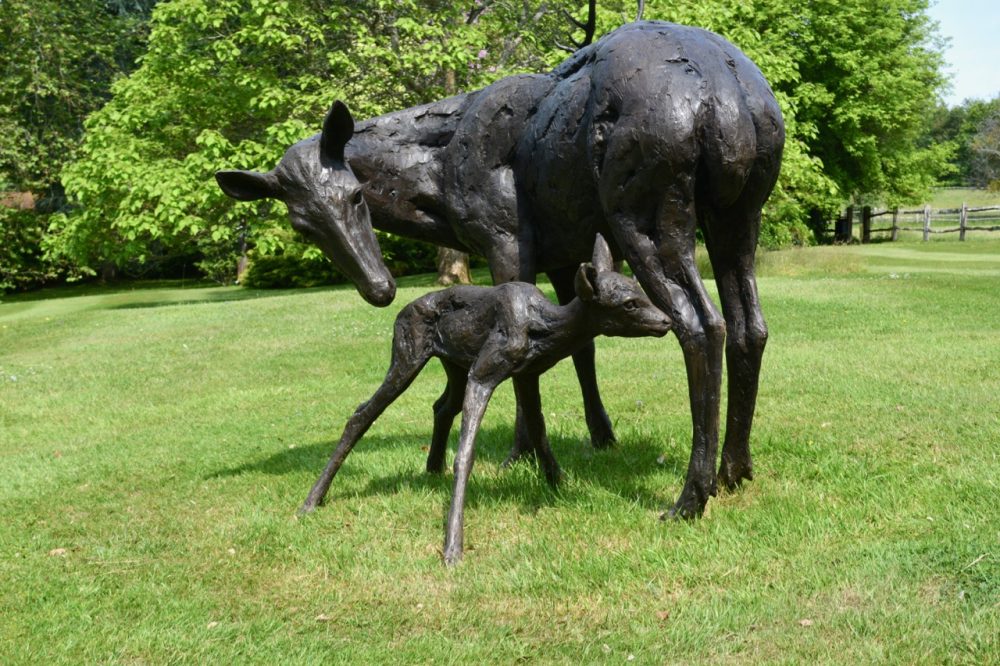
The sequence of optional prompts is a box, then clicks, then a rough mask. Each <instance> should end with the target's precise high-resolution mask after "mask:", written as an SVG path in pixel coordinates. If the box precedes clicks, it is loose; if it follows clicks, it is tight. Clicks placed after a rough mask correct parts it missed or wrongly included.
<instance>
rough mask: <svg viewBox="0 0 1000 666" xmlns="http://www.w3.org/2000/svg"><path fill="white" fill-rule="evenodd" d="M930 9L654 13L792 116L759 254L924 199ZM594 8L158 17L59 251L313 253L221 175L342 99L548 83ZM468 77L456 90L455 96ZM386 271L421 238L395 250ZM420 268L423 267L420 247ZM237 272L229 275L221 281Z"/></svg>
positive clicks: (908, 0)
mask: <svg viewBox="0 0 1000 666" xmlns="http://www.w3.org/2000/svg"><path fill="white" fill-rule="evenodd" d="M926 1H927V0H887V2H885V3H882V4H881V5H879V6H878V7H875V6H873V5H871V3H868V2H865V0H845V2H837V3H835V2H832V0H821V1H819V2H813V3H807V4H806V5H802V4H801V3H792V2H791V0H754V1H752V2H744V1H742V0H709V1H708V2H706V1H704V0H698V1H696V0H670V1H669V2H668V1H667V0H649V1H648V2H647V3H646V17H647V18H659V19H667V20H673V21H677V22H681V23H688V24H693V25H700V26H703V27H706V28H708V29H711V30H714V31H715V32H718V33H720V34H722V35H723V36H725V37H727V38H728V39H729V40H730V41H732V42H734V43H735V44H736V45H737V46H739V47H740V48H741V49H743V50H744V51H745V52H746V53H747V54H748V55H749V56H750V57H751V58H752V59H753V60H754V61H755V62H757V63H758V65H759V66H760V67H761V69H762V70H763V72H764V74H765V75H766V76H767V78H768V80H769V81H770V82H771V84H772V86H773V88H774V90H775V94H776V96H777V98H778V101H779V103H780V104H781V105H782V109H783V111H784V114H785V119H786V125H787V142H786V150H785V157H784V167H783V170H782V175H781V177H780V179H779V182H778V185H777V187H776V190H775V192H774V194H773V195H772V197H771V200H770V201H769V202H768V205H767V207H766V208H765V211H764V226H763V233H762V242H763V243H764V244H765V245H770V246H780V245H785V244H788V243H791V242H807V241H808V240H809V233H808V230H807V228H806V226H805V222H806V220H807V219H809V217H810V215H811V214H813V213H814V212H815V211H822V212H824V213H826V214H829V212H830V211H833V210H835V209H836V208H838V207H839V206H840V205H841V203H842V202H843V201H844V200H845V199H849V198H855V199H856V198H860V197H874V196H879V197H882V198H885V199H888V200H890V201H891V200H896V199H899V198H902V197H909V196H916V195H917V194H918V193H919V192H920V191H921V190H922V189H926V188H927V187H928V185H929V184H930V183H931V182H933V179H934V177H935V176H936V175H937V174H939V173H941V172H942V171H943V170H944V169H945V168H947V165H946V158H947V153H948V150H947V149H946V148H942V147H941V146H940V145H937V144H926V145H922V144H920V142H919V140H918V139H919V137H920V136H921V135H922V133H925V129H926V123H927V117H926V113H925V111H924V108H925V100H926V99H928V97H930V98H931V99H933V98H934V96H935V91H936V90H937V89H938V88H939V87H940V86H941V84H942V82H943V79H942V76H941V74H940V70H939V65H940V55H939V52H938V50H937V49H938V44H937V41H936V39H937V38H936V36H935V32H934V25H933V24H932V23H931V22H930V21H929V19H928V18H927V15H926ZM561 9H569V10H570V11H572V12H573V13H574V14H576V15H577V16H582V15H584V14H585V12H586V3H583V2H566V3H557V2H545V1H543V0H535V1H530V0H525V1H522V2H501V1H500V0H478V1H476V2H456V1H454V0H450V1H449V0H424V1H421V2H418V1H417V0H372V1H371V2H366V3H358V2H352V1H349V0H334V1H329V2H322V3H321V2H317V1H316V0H282V1H280V2H273V1H265V0H218V1H216V2H208V1H207V0H171V1H170V2H165V3H163V4H161V5H159V6H158V7H157V8H156V10H155V11H154V14H153V18H152V32H151V37H150V45H149V50H148V53H147V54H146V55H145V56H144V58H143V63H142V66H141V67H140V69H139V70H137V71H136V72H134V73H133V74H132V75H131V76H129V78H127V79H122V80H120V81H119V82H118V83H116V85H115V86H114V89H113V92H114V96H113V98H112V100H111V101H110V102H109V103H108V104H107V106H105V107H104V108H103V109H101V110H100V111H97V112H95V113H94V114H93V115H92V116H91V118H90V119H89V120H88V122H87V136H86V139H85V142H84V145H83V147H82V150H81V151H80V158H79V159H78V160H77V161H76V162H75V163H74V164H73V165H71V166H70V167H68V168H67V169H66V170H65V171H64V177H65V178H64V179H65V182H66V185H67V188H68V191H69V193H70V195H71V196H72V198H73V200H74V202H75V203H76V206H77V207H76V209H75V211H74V212H73V213H72V214H70V215H64V216H61V217H59V218H57V220H56V221H55V223H54V225H53V231H54V235H52V236H51V237H50V238H49V240H48V247H49V249H50V255H51V256H52V257H62V258H65V259H67V260H71V261H73V262H75V263H77V264H79V265H81V266H85V267H88V268H90V269H91V270H95V269H96V268H98V267H100V266H101V265H102V264H104V263H106V262H111V263H114V264H115V265H118V266H127V265H129V264H130V263H136V264H142V265H145V264H148V263H149V262H150V260H151V259H153V258H156V257H171V256H174V257H176V256H189V255H190V256H197V257H199V258H200V260H201V263H202V266H203V267H205V268H206V269H208V268H211V266H212V265H213V263H214V264H215V265H222V264H224V265H226V266H234V265H235V259H234V257H233V255H234V253H235V252H236V246H237V240H236V239H237V236H238V235H239V232H238V230H240V229H245V228H247V227H249V234H248V237H249V239H250V241H251V244H252V245H254V246H255V252H256V253H257V254H258V255H266V254H275V253H281V252H285V253H290V254H292V255H296V256H297V255H302V254H304V255H306V256H309V254H310V253H317V254H318V252H317V251H315V250H314V249H312V248H306V247H305V246H303V245H300V244H298V243H297V242H296V240H295V236H294V234H292V233H291V232H290V231H289V230H288V229H287V227H286V226H285V224H284V222H283V218H284V215H283V211H281V210H280V207H273V208H272V207H270V206H269V205H268V204H266V203H255V204H250V205H249V206H248V205H245V204H244V205H240V206H239V207H236V206H234V205H233V202H232V201H231V200H229V199H227V198H226V197H224V195H223V194H222V193H221V192H220V191H219V190H218V188H217V187H216V186H215V183H214V181H213V179H212V173H213V171H214V170H215V169H217V168H218V167H219V166H220V165H226V166H230V167H234V168H253V169H267V168H270V167H271V166H273V164H275V163H276V162H277V161H278V159H279V158H280V157H281V155H282V153H283V151H284V149H285V148H286V147H287V146H288V145H290V144H291V143H293V142H295V141H296V140H299V139H301V138H304V137H306V136H309V135H310V134H313V133H314V132H315V131H316V130H317V129H318V124H319V122H320V119H321V118H322V117H323V114H324V111H325V109H326V108H328V106H329V104H330V102H331V101H332V100H333V99H334V98H337V97H339V98H342V99H344V100H345V101H347V102H348V103H349V104H350V106H351V108H352V109H353V110H354V112H355V114H356V115H357V116H359V117H370V116H373V115H377V114H380V113H383V112H386V111H389V110H393V109H398V108H403V107H406V106H411V105H414V104H419V103H422V102H425V101H428V100H430V99H436V98H440V97H443V96H445V95H446V94H448V93H449V92H450V91H451V90H458V91H466V90H472V89H475V88H479V87H482V86H484V85H487V84H488V83H490V82H492V81H493V80H496V79H498V78H500V77H502V76H505V75H507V74H512V73H515V72H524V71H546V70H548V69H550V68H551V67H552V66H554V65H555V64H557V63H558V62H559V61H561V60H562V59H563V58H564V57H565V53H563V52H562V51H560V50H559V49H558V48H557V47H556V43H557V42H562V43H566V42H567V41H568V39H567V33H568V32H569V30H570V28H569V25H568V23H567V21H566V20H565V18H564V17H563V16H562V15H561V14H560V12H559V10H561ZM635 9H636V8H635V4H634V3H633V2H632V1H631V0H606V1H605V2H601V3H599V8H598V29H597V36H600V35H601V34H603V33H606V32H608V31H609V30H611V29H613V28H615V27H618V26H619V25H621V24H622V23H625V22H627V21H630V20H632V18H634V14H635ZM452 80H454V88H451V87H450V86H451V85H452V84H451V81H452ZM383 249H384V250H385V252H386V254H387V255H388V260H389V263H390V264H392V263H393V262H394V261H404V262H410V257H411V256H412V255H413V254H414V253H417V254H419V253H420V252H421V250H417V249H415V248H414V244H413V243H412V242H408V241H407V242H404V241H400V240H399V239H392V238H388V237H384V238H383ZM421 256H423V255H421ZM227 270H228V269H227Z"/></svg>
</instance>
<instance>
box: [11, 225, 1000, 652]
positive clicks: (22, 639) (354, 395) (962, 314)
mask: <svg viewBox="0 0 1000 666" xmlns="http://www.w3.org/2000/svg"><path fill="white" fill-rule="evenodd" d="M760 265H761V272H762V278H761V280H760V291H761V295H762V299H763V303H764V307H765V311H766V314H767V317H768V321H769V324H770V329H771V337H770V341H769V345H768V350H767V353H766V354H765V362H764V371H763V378H762V385H761V395H760V400H759V405H758V416H757V421H756V424H755V429H754V437H753V442H754V451H755V455H756V457H755V471H756V479H755V480H754V481H753V482H752V483H750V484H748V485H746V486H745V487H744V488H743V489H741V490H740V491H738V492H735V493H732V494H723V495H721V496H720V497H717V498H714V499H713V500H712V501H711V502H710V503H709V508H708V510H707V512H706V514H705V516H704V518H703V519H701V520H698V521H694V522H691V523H671V522H661V521H660V520H659V516H660V513H661V512H662V511H663V510H664V509H665V508H666V507H668V506H669V505H670V503H671V502H672V501H673V499H674V498H675V497H676V495H677V493H678V492H679V490H680V488H681V485H682V483H683V479H684V471H685V467H686V462H687V459H688V455H689V451H688V441H689V437H690V419H689V414H688V406H687V398H686V393H687V389H686V383H685V379H684V377H685V374H684V368H683V363H682V359H681V355H680V352H679V349H678V346H677V344H676V341H675V340H674V339H673V338H672V337H668V338H667V339H664V340H655V339H633V340H625V339H608V338H605V339H601V340H599V342H598V366H599V367H598V372H599V375H600V377H601V381H602V389H603V392H604V396H605V399H606V402H607V405H608V411H609V413H610V414H611V415H612V419H613V421H614V422H615V426H616V429H617V434H618V437H619V440H620V441H619V444H618V446H616V447H615V448H613V449H612V450H608V451H594V450H592V449H591V448H590V446H589V444H588V442H587V441H586V427H585V426H584V424H583V419H582V413H581V407H580V401H579V397H578V388H577V385H576V381H575V378H574V377H573V373H572V367H571V365H570V364H569V363H568V362H564V363H562V364H560V365H559V366H557V367H556V368H555V369H553V371H552V372H550V373H549V374H548V375H546V376H545V377H543V380H542V396H543V400H544V404H545V412H546V419H547V422H548V427H549V433H550V438H551V440H552V444H553V448H554V450H555V452H556V454H557V456H558V457H559V459H560V462H561V463H562V466H563V470H564V472H565V480H564V483H563V485H562V486H561V488H560V489H559V490H558V491H553V490H550V489H549V488H548V486H547V485H546V484H545V482H544V481H543V480H542V479H540V478H539V475H538V474H537V472H536V470H534V469H533V468H532V467H530V466H529V465H526V464H523V465H518V466H516V467H514V468H513V469H510V470H503V469H501V466H500V463H501V462H502V460H503V458H504V457H505V455H506V453H507V451H508V447H509V444H510V440H511V436H512V435H511V425H512V417H513V407H514V405H513V396H512V391H511V389H510V387H509V385H505V386H504V387H501V389H500V390H499V391H498V392H497V394H496V396H495V397H494V399H493V401H492V403H491V405H490V409H489V411H488V412H487V416H486V420H485V422H484V426H483V430H482V432H481V436H480V440H479V447H478V455H477V462H476V469H475V471H474V473H473V477H472V481H471V483H470V491H469V499H468V503H467V509H466V536H465V544H466V556H465V560H464V561H463V562H462V563H461V565H459V566H458V567H456V568H454V569H452V570H446V569H445V568H444V567H443V566H442V564H441V560H440V549H441V544H442V539H443V531H442V526H443V520H444V516H445V512H446V510H447V505H448V501H449V498H450V492H451V475H450V473H449V474H447V475H445V476H444V477H441V478H435V477H429V476H427V475H426V474H425V473H424V472H423V464H424V457H425V455H426V452H425V449H426V446H427V444H428V443H429V438H430V432H431V404H432V403H433V401H434V399H435V398H436V397H437V395H438V393H439V392H440V390H441V389H442V388H443V381H444V373H443V371H442V370H441V369H440V366H439V365H437V364H436V362H432V363H431V364H430V365H429V366H428V367H427V369H425V371H424V373H423V374H422V375H421V376H420V377H419V378H418V379H417V381H416V382H415V383H414V385H413V386H412V387H411V388H410V390H409V391H408V392H407V393H406V394H405V395H404V396H403V397H402V398H401V399H400V400H399V401H398V402H397V403H395V404H394V405H393V406H392V407H390V409H389V410H388V411H387V412H386V413H385V415H383V417H382V419H381V420H379V421H378V422H376V424H375V426H374V427H373V428H372V429H371V431H369V433H368V434H367V436H366V437H365V438H364V439H362V441H361V442H360V444H359V445H358V447H357V448H356V449H355V452H354V453H353V454H352V455H351V457H350V458H348V460H347V462H346V464H345V465H344V468H343V470H342V471H341V473H340V475H339V476H338V477H337V479H336V480H335V482H334V485H333V487H332V489H331V492H330V496H329V498H328V501H327V505H326V506H325V507H323V508H322V509H321V510H319V511H317V512H316V513H315V514H313V515H310V516H308V517H306V518H303V519H299V518H297V517H296V515H295V512H296V509H297V508H298V506H299V504H300V503H301V502H302V500H303V499H304V498H305V495H306V493H307V492H308V490H309V488H310V486H311V484H312V482H313V481H314V479H315V477H316V475H317V474H318V473H319V471H320V469H321V468H322V466H323V464H324V463H325V461H326V459H327V456H328V455H329V452H330V450H331V449H332V446H333V444H334V443H335V441H336V439H337V438H338V437H339V434H340V429H341V428H342V426H343V424H344V422H345V420H346V419H347V417H348V416H349V415H350V413H351V412H352V411H353V409H354V408H355V407H356V406H357V404H358V403H359V402H361V401H362V400H365V399H367V398H368V397H369V395H370V394H371V392H372V391H373V390H374V388H375V387H376V386H377V385H378V384H379V383H380V381H381V379H382V377H383V373H384V371H385V368H386V366H387V362H388V351H389V344H390V337H391V323H392V319H393V317H394V315H395V313H396V312H397V311H398V310H399V308H401V307H402V306H403V305H404V304H405V303H407V302H408V301H410V300H412V299H413V298H415V297H416V296H417V295H419V294H421V293H423V292H424V291H426V290H427V289H428V288H429V284H430V280H429V278H426V277H425V278H416V279H409V280H405V281H403V282H402V283H401V286H400V290H399V296H398V297H397V299H396V302H395V303H394V304H393V305H392V306H391V307H389V308H387V309H381V310H379V309H374V308H371V307H369V306H367V305H365V304H364V303H363V301H362V300H361V299H360V297H358V296H357V294H356V293H355V292H353V291H352V290H350V289H348V288H338V289H315V290H302V291H285V292H257V291H250V290H241V289H238V288H206V287H203V286H185V285H184V284H172V285H167V286H165V287H164V288H155V287H154V286H150V285H144V287H145V288H142V289H136V290H118V291H101V290H94V289H90V290H74V289H64V290H58V291H55V292H43V293H42V294H40V295H38V294H36V295H32V296H31V297H30V298H26V297H20V298H9V299H5V300H4V302H2V303H0V463H2V468H0V469H2V472H0V479H2V483H0V662H2V663H4V664H37V663H72V664H79V663H95V662H102V663H103V662H112V663H121V662H124V663H132V664H145V663H173V662H186V663H199V664H201V663H262V664H274V663H321V662H323V663H330V662H332V663H375V664H377V663H388V662H393V663H396V662H407V663H409V662H447V663H452V662H454V663H466V662H467V663H512V662H514V661H527V662H541V663H572V664H580V663H588V664H589V663H623V664H624V663H629V661H631V662H632V663H639V664H646V663H650V664H661V663H678V664H687V663H692V662H695V663H699V662H701V663H705V662H708V663H717V662H726V663H747V662H750V663H757V662H762V663H803V662H806V663H831V664H849V663H877V662H883V663H893V664H897V663H903V664H911V663H929V664H937V663H969V664H982V663H991V662H992V663H998V662H1000V649H998V643H997V640H998V636H1000V500H998V498H1000V488H998V485H1000V420H998V414H1000V371H998V368H1000V307H998V300H997V299H998V287H1000V241H980V242H976V243H964V244H959V243H953V244H944V243H933V244H924V245H921V244H919V243H896V244H893V245H886V244H883V245H872V246H864V247H861V246H852V247H839V248H814V249H807V250H797V251H789V252H782V253H772V254H765V255H763V256H762V257H761V261H760ZM453 438H454V434H453ZM453 443H454V442H453Z"/></svg>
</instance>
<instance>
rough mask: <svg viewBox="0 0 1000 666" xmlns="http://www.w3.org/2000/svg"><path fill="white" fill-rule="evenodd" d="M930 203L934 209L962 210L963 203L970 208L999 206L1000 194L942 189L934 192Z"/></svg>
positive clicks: (966, 188)
mask: <svg viewBox="0 0 1000 666" xmlns="http://www.w3.org/2000/svg"><path fill="white" fill-rule="evenodd" d="M921 203H924V202H921ZM929 203H930V204H931V207H933V208H961V207H962V204H963V203H964V204H966V205H968V206H969V207H970V208H976V207H978V206H998V205H1000V192H991V191H989V190H985V189H980V188H974V187H940V188H937V189H935V190H934V191H933V192H932V194H931V198H930V202H929ZM910 207H911V206H907V208H910Z"/></svg>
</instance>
